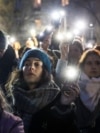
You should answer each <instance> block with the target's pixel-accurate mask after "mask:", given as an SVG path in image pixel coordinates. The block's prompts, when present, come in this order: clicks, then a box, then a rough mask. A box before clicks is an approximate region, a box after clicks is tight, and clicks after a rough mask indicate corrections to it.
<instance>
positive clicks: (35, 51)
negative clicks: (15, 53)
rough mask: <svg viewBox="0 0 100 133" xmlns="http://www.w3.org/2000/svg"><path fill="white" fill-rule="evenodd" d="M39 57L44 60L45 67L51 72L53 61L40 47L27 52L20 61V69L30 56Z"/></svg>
mask: <svg viewBox="0 0 100 133" xmlns="http://www.w3.org/2000/svg"><path fill="white" fill-rule="evenodd" d="M30 57H33V58H38V59H40V60H41V61H42V62H43V66H44V68H45V69H46V70H47V71H48V72H49V73H50V72H51V62H50V59H49V57H48V55H47V54H46V53H45V52H44V51H42V50H40V49H31V50H28V51H26V52H25V54H24V55H23V56H22V59H21V61H20V63H19V69H20V70H21V69H22V68H23V66H24V63H25V61H26V60H27V59H28V58H30Z"/></svg>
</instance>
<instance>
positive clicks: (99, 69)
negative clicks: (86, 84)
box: [83, 54, 100, 78]
mask: <svg viewBox="0 0 100 133" xmlns="http://www.w3.org/2000/svg"><path fill="white" fill-rule="evenodd" d="M83 71H84V73H85V74H86V75H87V76H88V77H89V78H92V77H100V56H98V55H95V54H93V55H89V56H88V57H87V59H86V60H85V63H84V67H83Z"/></svg>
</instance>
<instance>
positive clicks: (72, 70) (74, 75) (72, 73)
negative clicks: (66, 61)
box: [66, 66, 79, 81]
mask: <svg viewBox="0 0 100 133" xmlns="http://www.w3.org/2000/svg"><path fill="white" fill-rule="evenodd" d="M78 77H79V69H78V68H77V67H75V66H68V67H67V70H66V78H67V81H77V79H78Z"/></svg>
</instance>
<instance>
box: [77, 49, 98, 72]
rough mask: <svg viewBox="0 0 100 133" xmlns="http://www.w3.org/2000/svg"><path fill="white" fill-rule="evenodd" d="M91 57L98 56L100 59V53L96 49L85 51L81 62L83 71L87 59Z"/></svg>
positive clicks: (80, 65)
mask: <svg viewBox="0 0 100 133" xmlns="http://www.w3.org/2000/svg"><path fill="white" fill-rule="evenodd" d="M90 55H97V56H99V57H100V52H99V51H98V50H96V49H89V50H86V51H84V52H83V54H82V56H81V58H80V60H79V67H80V69H81V70H82V69H83V68H84V64H85V61H86V59H87V57H88V56H90Z"/></svg>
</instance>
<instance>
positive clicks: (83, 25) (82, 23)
mask: <svg viewBox="0 0 100 133" xmlns="http://www.w3.org/2000/svg"><path fill="white" fill-rule="evenodd" d="M75 25H76V28H78V29H80V30H83V29H85V28H86V22H85V21H77V22H76V24H75Z"/></svg>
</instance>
